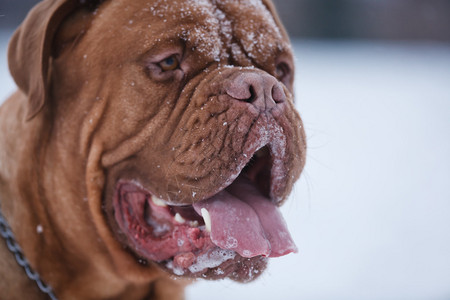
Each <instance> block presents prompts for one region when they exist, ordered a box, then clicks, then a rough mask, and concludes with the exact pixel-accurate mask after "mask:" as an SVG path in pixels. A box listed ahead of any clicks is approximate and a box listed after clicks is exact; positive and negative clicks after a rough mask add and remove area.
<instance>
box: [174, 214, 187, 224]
mask: <svg viewBox="0 0 450 300" xmlns="http://www.w3.org/2000/svg"><path fill="white" fill-rule="evenodd" d="M175 221H176V222H177V223H180V224H184V223H185V222H186V220H185V219H184V218H183V217H182V216H181V215H180V214H179V213H176V214H175Z"/></svg>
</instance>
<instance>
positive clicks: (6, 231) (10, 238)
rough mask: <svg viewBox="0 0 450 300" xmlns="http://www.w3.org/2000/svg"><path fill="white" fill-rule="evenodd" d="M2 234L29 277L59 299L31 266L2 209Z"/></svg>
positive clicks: (53, 298)
mask: <svg viewBox="0 0 450 300" xmlns="http://www.w3.org/2000/svg"><path fill="white" fill-rule="evenodd" d="M0 235H1V236H2V237H3V238H4V239H5V241H6V245H7V246H8V249H9V251H11V252H12V254H14V257H15V258H16V261H17V263H18V264H19V265H20V266H21V267H22V268H24V269H25V272H26V273H27V276H28V278H30V279H31V280H33V281H35V282H36V284H37V286H38V287H39V289H40V290H41V291H42V292H43V293H45V294H47V295H48V296H49V297H50V298H51V299H52V300H57V299H58V298H56V296H55V295H54V294H53V290H52V288H51V287H50V286H49V285H46V284H45V283H44V282H43V281H42V280H41V277H40V276H39V274H38V273H37V272H35V271H33V269H32V268H31V266H30V264H29V263H28V260H27V259H26V258H25V256H24V255H23V252H22V249H21V248H20V246H19V245H18V244H17V242H16V239H15V238H14V234H13V233H12V231H11V229H10V228H9V225H8V223H7V222H6V220H5V219H4V217H3V215H2V212H1V210H0Z"/></svg>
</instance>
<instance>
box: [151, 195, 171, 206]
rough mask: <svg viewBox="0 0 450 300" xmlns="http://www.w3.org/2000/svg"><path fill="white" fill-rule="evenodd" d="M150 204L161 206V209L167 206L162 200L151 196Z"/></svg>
mask: <svg viewBox="0 0 450 300" xmlns="http://www.w3.org/2000/svg"><path fill="white" fill-rule="evenodd" d="M152 202H153V203H154V204H155V205H156V206H161V207H166V206H167V204H166V203H165V202H164V200H162V199H160V198H158V197H156V196H154V195H152Z"/></svg>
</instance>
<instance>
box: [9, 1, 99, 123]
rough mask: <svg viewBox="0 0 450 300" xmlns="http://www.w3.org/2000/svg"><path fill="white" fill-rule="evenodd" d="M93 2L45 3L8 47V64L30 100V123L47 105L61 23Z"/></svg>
mask: <svg viewBox="0 0 450 300" xmlns="http://www.w3.org/2000/svg"><path fill="white" fill-rule="evenodd" d="M90 2H94V1H92V0H91V1H89V0H43V1H41V2H39V3H38V4H37V5H36V6H35V7H34V8H33V9H32V10H31V11H30V12H29V13H28V15H27V17H26V18H25V20H24V21H23V23H22V24H21V25H20V27H19V28H18V29H17V31H16V32H15V33H14V35H13V37H12V39H11V41H10V44H9V49H8V63H9V69H10V72H11V75H12V77H13V78H14V81H15V82H16V84H17V86H18V87H19V88H20V89H21V90H22V92H24V93H25V94H26V95H27V97H28V101H29V102H28V111H27V120H30V119H32V118H33V117H34V116H35V115H36V114H37V113H38V112H39V111H40V110H41V109H42V107H43V106H44V104H45V102H46V101H47V97H48V93H49V77H50V74H49V70H50V60H51V55H52V54H53V51H54V49H53V40H54V38H55V35H56V33H57V31H58V30H59V27H60V25H61V23H62V22H63V21H64V20H65V19H66V17H67V16H68V15H69V14H71V13H72V12H74V11H75V10H76V9H77V8H78V7H80V6H86V5H88V6H89V5H91V3H90ZM95 2H96V3H98V2H99V1H98V0H97V1H95ZM63 39H64V37H63Z"/></svg>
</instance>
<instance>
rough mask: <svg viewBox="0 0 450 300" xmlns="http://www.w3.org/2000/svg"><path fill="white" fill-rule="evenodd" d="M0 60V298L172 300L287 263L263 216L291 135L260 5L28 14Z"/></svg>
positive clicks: (288, 248)
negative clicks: (200, 281) (0, 78)
mask: <svg viewBox="0 0 450 300" xmlns="http://www.w3.org/2000/svg"><path fill="white" fill-rule="evenodd" d="M8 60H9V67H10V70H11V74H12V76H13V78H14V80H15V82H16V84H17V86H18V91H17V92H16V93H15V94H13V95H12V96H11V97H10V98H9V99H8V100H7V101H6V102H5V103H4V104H3V105H2V106H1V108H0V208H1V212H2V215H3V218H2V220H4V222H2V225H1V226H2V227H1V228H2V232H6V233H7V234H4V235H5V236H4V237H3V239H5V240H6V241H8V243H9V244H11V243H13V244H15V245H20V249H18V248H17V247H9V248H8V247H7V243H5V242H3V241H1V243H0V278H1V280H0V298H1V299H48V297H51V298H53V299H56V298H57V299H127V300H129V299H170V300H174V299H182V298H183V288H184V287H185V286H186V284H188V283H190V282H191V281H192V279H193V278H197V277H200V278H206V279H221V278H231V279H233V280H236V281H241V282H248V281H251V280H253V279H255V278H257V277H258V276H259V275H261V274H262V273H263V271H264V269H265V267H266V264H267V261H268V259H270V258H272V257H279V256H283V255H286V254H289V253H292V252H296V251H297V248H296V245H295V244H294V241H293V240H292V238H291V235H290V233H289V231H288V229H287V226H286V224H285V222H284V220H283V218H282V216H281V214H280V212H279V209H278V207H279V206H280V205H282V204H283V202H284V201H285V200H286V198H287V197H288V195H289V193H290V191H291V190H292V187H293V184H294V182H295V181H296V180H297V179H298V178H299V176H300V173H301V171H302V168H303V166H304V163H305V152H306V144H305V133H304V130H303V127H302V122H301V119H300V117H299V114H298V113H297V112H296V110H295V108H294V102H293V80H294V63H293V58H292V49H291V45H290V43H289V39H288V37H287V35H286V32H285V30H284V28H283V26H282V25H281V23H280V21H279V18H278V16H277V14H276V11H275V8H274V5H273V4H272V3H271V2H270V1H269V0H267V1H259V0H253V1H247V0H245V1H244V0H202V1H192V0H185V1H170V0H133V1H128V0H105V1H98V0H97V1H93V0H84V1H81V0H43V1H41V2H40V3H39V4H37V5H36V6H35V7H34V8H33V9H32V10H31V11H30V13H29V14H28V16H27V17H26V19H25V20H24V22H23V23H22V25H21V26H20V27H19V28H18V29H17V31H16V32H15V34H14V36H13V38H12V39H11V42H10V46H9V52H8ZM11 248H14V249H12V250H11ZM13 250H14V251H13ZM15 256H19V257H24V258H26V262H24V261H23V260H22V262H21V264H18V263H17V262H16V260H15ZM25 269H27V270H28V275H27V272H26V270H25ZM30 270H32V271H30ZM31 272H33V274H34V275H33V274H32V275H33V276H30V274H31Z"/></svg>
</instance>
